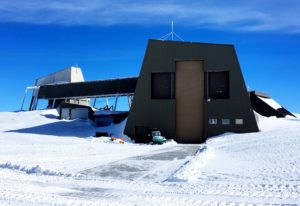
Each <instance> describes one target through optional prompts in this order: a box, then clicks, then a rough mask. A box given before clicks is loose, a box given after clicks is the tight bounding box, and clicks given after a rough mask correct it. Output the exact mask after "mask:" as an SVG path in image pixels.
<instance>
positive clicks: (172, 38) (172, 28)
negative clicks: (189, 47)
mask: <svg viewBox="0 0 300 206" xmlns="http://www.w3.org/2000/svg"><path fill="white" fill-rule="evenodd" d="M174 36H175V37H176V38H177V39H179V40H180V41H184V40H183V39H182V38H181V37H180V36H178V35H177V34H176V33H175V32H174V22H173V21H171V32H170V33H168V34H166V35H164V36H162V37H161V38H159V39H160V40H167V39H168V38H170V37H171V40H172V41H173V40H174Z"/></svg>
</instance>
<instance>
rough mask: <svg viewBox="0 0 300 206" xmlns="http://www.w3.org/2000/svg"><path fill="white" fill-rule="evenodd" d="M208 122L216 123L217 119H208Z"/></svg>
mask: <svg viewBox="0 0 300 206" xmlns="http://www.w3.org/2000/svg"><path fill="white" fill-rule="evenodd" d="M208 123H209V124H218V120H217V119H209V120H208Z"/></svg>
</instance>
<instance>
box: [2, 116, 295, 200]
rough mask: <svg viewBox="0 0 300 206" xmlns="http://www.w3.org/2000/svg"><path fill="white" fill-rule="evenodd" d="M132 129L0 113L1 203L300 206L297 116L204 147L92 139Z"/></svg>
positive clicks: (266, 120)
mask: <svg viewBox="0 0 300 206" xmlns="http://www.w3.org/2000/svg"><path fill="white" fill-rule="evenodd" d="M124 125H125V122H122V123H121V124H120V125H113V126H110V127H107V128H96V127H94V125H93V124H92V123H91V122H89V121H87V120H74V121H66V120H58V119H57V112H56V111H55V110H45V111H34V112H19V113H13V112H6V113H0V205H272V204H275V205H276V204H290V205H293V204H294V205H298V204H300V119H299V116H298V119H295V118H287V119H276V118H262V117H260V118H259V126H260V130H261V132H258V133H249V134H223V135H220V136H218V137H214V138H211V139H209V140H208V141H207V143H206V144H203V145H200V146H199V145H198V146H197V145H196V146H195V145H194V146H193V145H180V144H176V143H174V142H169V143H167V144H164V145H142V144H134V143H132V142H131V141H130V140H129V139H126V142H125V144H117V143H113V142H110V141H106V140H104V141H102V140H101V138H93V137H92V136H93V135H94V134H95V131H102V130H104V129H105V130H110V131H111V132H112V133H113V134H114V136H116V137H120V136H121V135H122V134H121V131H122V130H120V128H122V127H124ZM125 138H126V137H125ZM198 147H199V150H198V153H197V155H196V156H192V155H193V153H194V152H195V151H196V150H197V148H198Z"/></svg>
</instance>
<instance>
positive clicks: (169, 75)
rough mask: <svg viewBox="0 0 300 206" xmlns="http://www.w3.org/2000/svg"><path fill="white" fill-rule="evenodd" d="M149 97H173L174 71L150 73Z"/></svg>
mask: <svg viewBox="0 0 300 206" xmlns="http://www.w3.org/2000/svg"><path fill="white" fill-rule="evenodd" d="M151 98H152V99H174V98H175V75H174V72H159V73H158V72H155V73H151Z"/></svg>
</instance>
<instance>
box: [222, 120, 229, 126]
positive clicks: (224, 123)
mask: <svg viewBox="0 0 300 206" xmlns="http://www.w3.org/2000/svg"><path fill="white" fill-rule="evenodd" d="M222 124H223V125H229V124H230V119H222Z"/></svg>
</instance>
